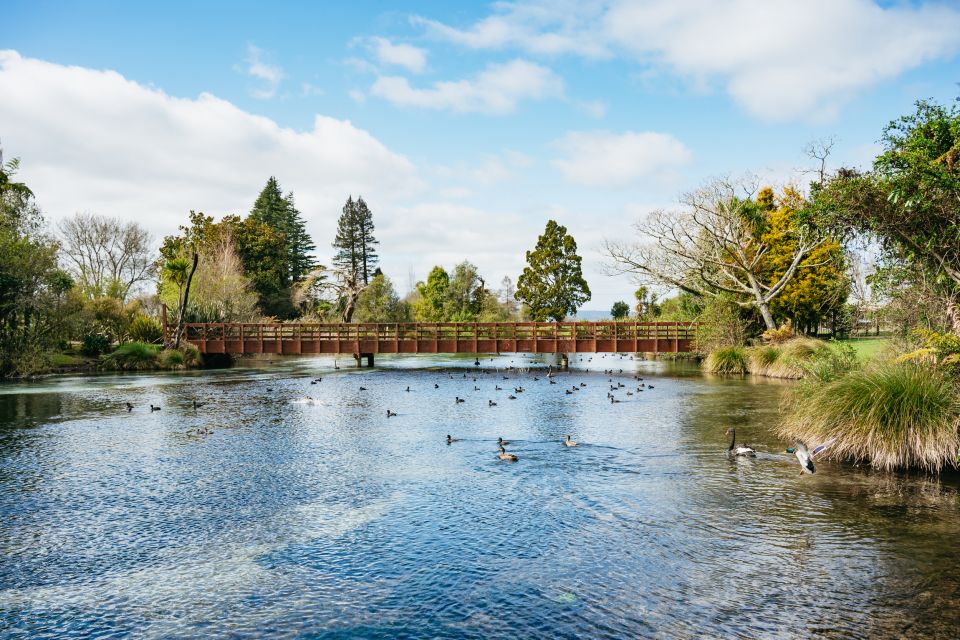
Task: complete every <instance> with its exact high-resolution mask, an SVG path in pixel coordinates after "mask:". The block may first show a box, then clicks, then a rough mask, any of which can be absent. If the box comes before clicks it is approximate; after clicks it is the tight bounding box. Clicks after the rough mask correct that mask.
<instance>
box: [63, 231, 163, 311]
mask: <svg viewBox="0 0 960 640" xmlns="http://www.w3.org/2000/svg"><path fill="white" fill-rule="evenodd" d="M59 229H60V255H61V257H62V258H63V260H64V262H65V263H66V267H67V270H68V271H70V272H71V273H72V274H73V276H74V278H75V280H76V282H77V285H78V286H79V287H80V288H81V289H82V290H83V291H84V293H86V295H87V296H88V297H89V298H91V299H93V298H98V297H101V296H106V295H110V296H113V297H116V298H118V299H120V300H122V301H126V300H127V298H128V297H129V295H130V293H131V292H132V291H133V290H134V288H135V287H136V285H137V284H139V283H142V282H146V281H148V280H150V279H151V278H152V277H153V275H154V266H155V263H154V260H153V258H152V256H151V248H150V234H148V233H147V231H146V229H144V228H143V227H141V226H140V225H139V224H137V223H136V222H122V221H120V220H117V219H116V218H109V217H107V216H101V215H97V214H93V213H78V214H76V215H74V216H73V217H70V218H65V219H64V220H62V221H61V222H60V225H59Z"/></svg>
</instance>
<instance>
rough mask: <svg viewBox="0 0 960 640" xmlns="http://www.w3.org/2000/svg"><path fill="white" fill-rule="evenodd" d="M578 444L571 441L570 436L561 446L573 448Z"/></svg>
mask: <svg viewBox="0 0 960 640" xmlns="http://www.w3.org/2000/svg"><path fill="white" fill-rule="evenodd" d="M577 444H579V443H578V442H577V441H576V440H571V439H570V436H569V435H568V436H567V439H566V440H564V441H563V446H565V447H575V446H577Z"/></svg>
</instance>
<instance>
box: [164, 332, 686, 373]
mask: <svg viewBox="0 0 960 640" xmlns="http://www.w3.org/2000/svg"><path fill="white" fill-rule="evenodd" d="M167 330H168V329H167V327H164V331H165V332H166V331H167ZM696 330H697V325H696V323H684V322H489V323H482V322H439V323H427V322H417V323H400V324H397V323H392V324H365V323H357V324H312V323H289V324H284V323H277V324H245V323H193V324H185V325H184V339H185V340H186V341H187V342H189V343H191V344H193V345H195V346H196V347H197V348H198V349H199V350H200V352H201V353H229V354H255V353H275V354H290V355H298V354H321V353H328V354H338V353H349V354H353V356H354V357H355V358H356V359H357V360H358V361H359V359H360V358H361V357H365V358H367V361H368V363H369V364H371V365H372V364H373V356H374V354H377V353H473V354H481V353H560V354H569V353H617V352H620V353H628V352H629V353H636V352H647V353H678V352H687V351H692V350H693V348H694V340H695V338H696Z"/></svg>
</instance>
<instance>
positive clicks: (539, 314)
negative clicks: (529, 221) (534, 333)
mask: <svg viewBox="0 0 960 640" xmlns="http://www.w3.org/2000/svg"><path fill="white" fill-rule="evenodd" d="M581 262H582V258H581V257H580V256H579V255H577V243H576V241H575V240H574V239H573V236H571V235H569V234H568V233H567V228H566V227H563V226H560V225H558V224H557V223H556V222H555V221H554V220H550V221H548V222H547V227H546V229H545V230H544V232H543V234H542V235H541V236H540V237H539V238H538V239H537V246H536V247H535V248H534V250H533V251H527V265H528V266H527V267H526V268H525V269H524V270H523V273H522V274H520V277H519V278H518V279H517V293H516V299H517V300H519V301H520V302H522V303H524V304H525V305H526V306H527V308H528V309H529V313H530V317H531V319H533V320H534V321H536V322H542V321H545V320H548V319H550V320H554V321H556V322H559V321H561V320H563V319H564V318H565V317H566V316H567V315H568V314H575V313H576V312H577V309H578V308H579V307H580V306H581V305H582V304H583V303H585V302H587V301H588V300H590V287H589V286H587V281H586V280H584V279H583V269H582V267H581Z"/></svg>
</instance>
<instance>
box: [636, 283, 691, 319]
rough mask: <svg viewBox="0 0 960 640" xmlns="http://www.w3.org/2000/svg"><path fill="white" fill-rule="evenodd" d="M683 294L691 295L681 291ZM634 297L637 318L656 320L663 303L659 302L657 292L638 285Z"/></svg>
mask: <svg viewBox="0 0 960 640" xmlns="http://www.w3.org/2000/svg"><path fill="white" fill-rule="evenodd" d="M680 295H681V296H689V295H690V294H688V293H681V294H680ZM633 298H634V300H636V305H635V306H634V310H635V311H636V312H637V318H638V319H641V320H647V321H650V320H654V319H655V318H657V317H658V316H659V315H660V314H661V312H662V308H661V305H659V304H657V294H655V293H653V292H652V291H650V289H648V288H647V287H643V286H641V287H638V288H637V290H636V291H634V292H633Z"/></svg>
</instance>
